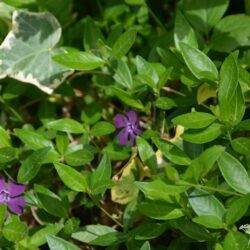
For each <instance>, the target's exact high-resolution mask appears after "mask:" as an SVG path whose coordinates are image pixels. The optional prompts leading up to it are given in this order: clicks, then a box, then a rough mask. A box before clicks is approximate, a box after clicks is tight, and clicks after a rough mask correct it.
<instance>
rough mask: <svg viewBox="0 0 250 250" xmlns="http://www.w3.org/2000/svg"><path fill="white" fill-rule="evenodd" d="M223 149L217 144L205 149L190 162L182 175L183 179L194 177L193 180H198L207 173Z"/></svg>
mask: <svg viewBox="0 0 250 250" xmlns="http://www.w3.org/2000/svg"><path fill="white" fill-rule="evenodd" d="M224 150H225V148H224V147H222V146H217V145H215V146H212V147H211V148H208V149H206V150H205V151H204V152H202V153H201V155H199V157H197V158H195V159H194V160H193V161H192V162H191V164H190V165H189V166H188V168H187V170H186V172H185V173H184V175H182V177H183V178H184V179H185V180H187V179H188V180H189V179H195V181H196V182H198V181H199V180H200V179H201V178H202V177H205V176H206V175H207V174H208V173H209V171H210V170H211V169H212V168H213V166H214V164H215V163H216V161H217V159H218V158H219V157H220V155H221V153H222V152H223V151H224Z"/></svg>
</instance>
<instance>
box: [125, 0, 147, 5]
mask: <svg viewBox="0 0 250 250" xmlns="http://www.w3.org/2000/svg"><path fill="white" fill-rule="evenodd" d="M125 3H126V4H131V5H142V4H144V3H145V0H125Z"/></svg>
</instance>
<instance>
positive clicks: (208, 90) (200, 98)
mask: <svg viewBox="0 0 250 250" xmlns="http://www.w3.org/2000/svg"><path fill="white" fill-rule="evenodd" d="M211 97H216V90H215V89H214V88H213V87H212V86H211V85H208V84H207V83H203V84H202V85H201V86H200V87H199V89H198V91H197V102H198V104H201V103H202V102H205V101H206V100H207V99H209V98H211Z"/></svg>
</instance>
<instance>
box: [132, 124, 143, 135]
mask: <svg viewBox="0 0 250 250" xmlns="http://www.w3.org/2000/svg"><path fill="white" fill-rule="evenodd" d="M134 134H135V135H141V134H142V129H141V127H140V126H139V125H137V126H136V127H135V129H134Z"/></svg>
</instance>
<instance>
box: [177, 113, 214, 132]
mask: <svg viewBox="0 0 250 250" xmlns="http://www.w3.org/2000/svg"><path fill="white" fill-rule="evenodd" d="M215 120H216V117H215V116H213V115H211V114H209V113H204V112H191V113H187V114H183V115H179V116H177V117H175V118H174V119H172V122H173V123H174V124H179V125H182V126H183V127H185V128H194V129H198V128H205V127H207V126H208V125H210V124H211V123H212V122H214V121H215Z"/></svg>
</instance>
